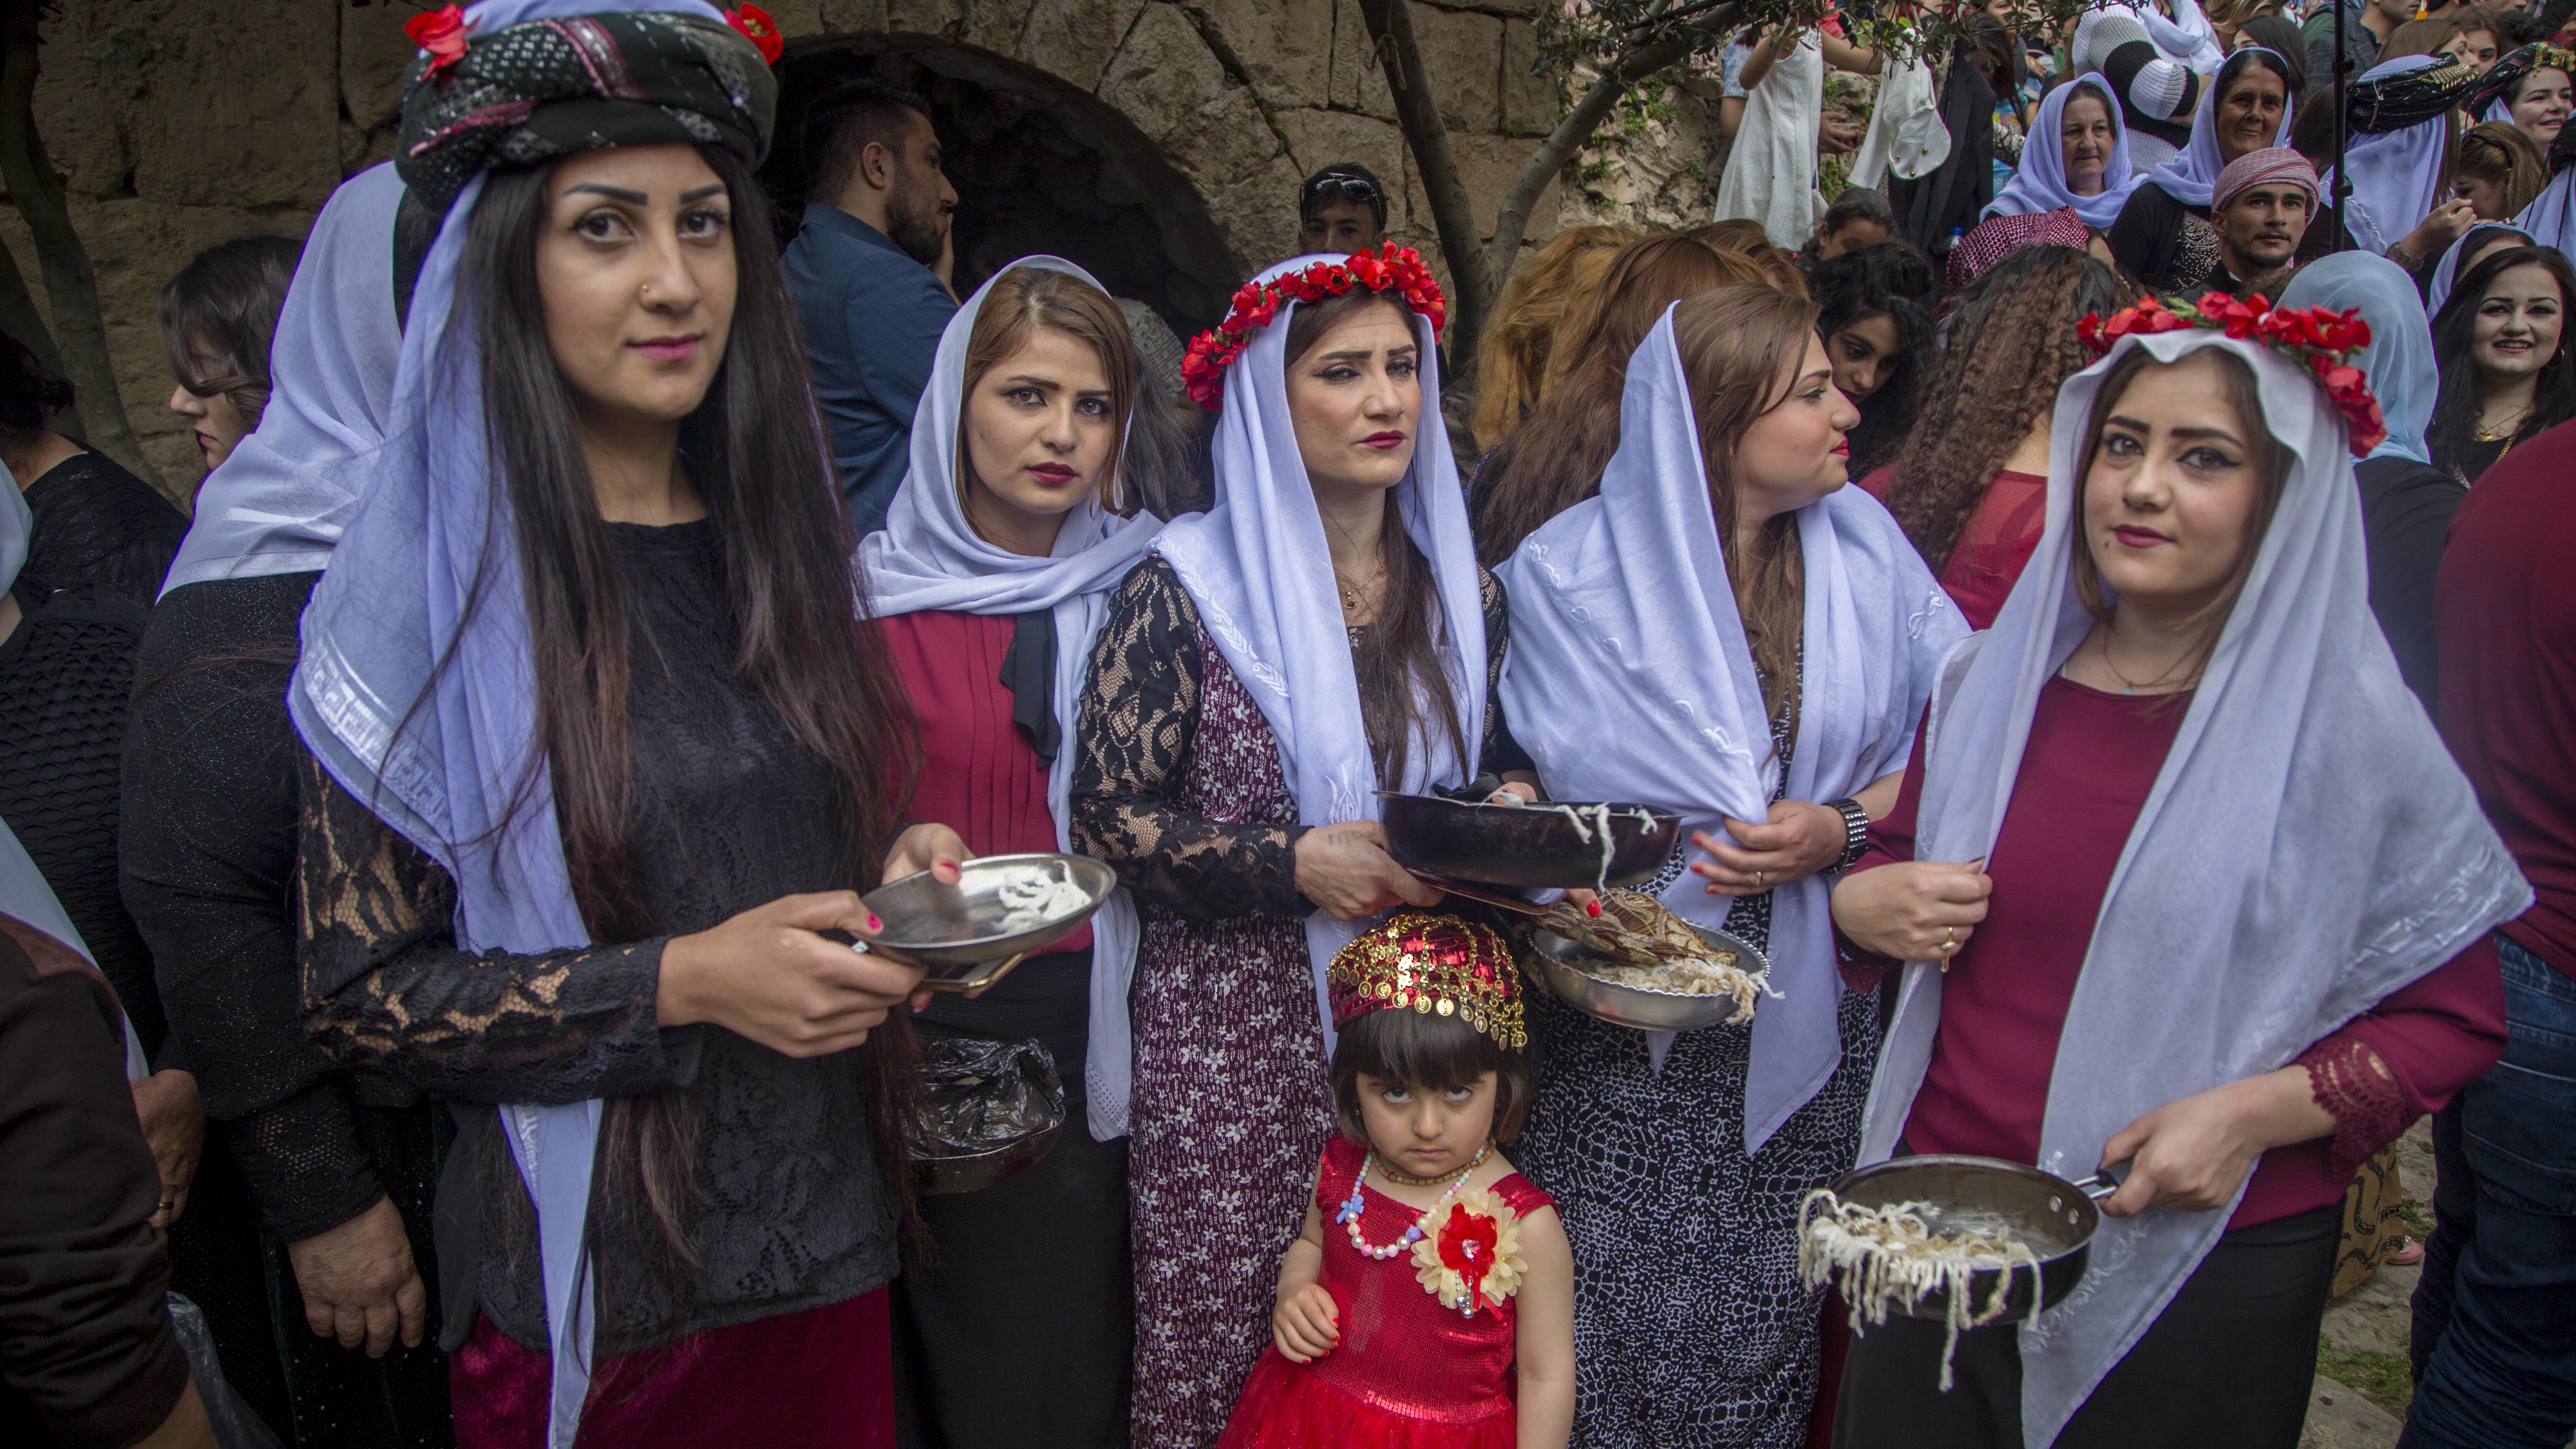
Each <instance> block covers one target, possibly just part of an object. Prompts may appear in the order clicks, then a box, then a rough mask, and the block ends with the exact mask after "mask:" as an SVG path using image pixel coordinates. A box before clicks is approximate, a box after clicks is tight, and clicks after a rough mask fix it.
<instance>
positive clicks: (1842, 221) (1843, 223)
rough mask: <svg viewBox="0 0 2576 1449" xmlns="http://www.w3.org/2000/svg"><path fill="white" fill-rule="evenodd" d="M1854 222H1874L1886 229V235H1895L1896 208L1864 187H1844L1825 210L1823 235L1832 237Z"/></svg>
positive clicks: (1881, 196)
mask: <svg viewBox="0 0 2576 1449" xmlns="http://www.w3.org/2000/svg"><path fill="white" fill-rule="evenodd" d="M1856 221H1874V222H1877V223H1878V224H1879V225H1880V226H1881V227H1884V228H1886V230H1887V234H1888V235H1890V236H1894V235H1895V234H1896V208H1894V207H1892V206H1890V205H1888V204H1887V198H1886V197H1885V196H1883V195H1881V194H1880V193H1878V192H1875V191H1872V190H1870V189H1869V188H1868V187H1866V186H1846V187H1844V188H1843V194H1842V195H1840V196H1837V197H1835V198H1834V204H1833V205H1831V206H1828V207H1826V208H1825V235H1827V236H1832V235H1833V234H1834V233H1835V232H1838V231H1841V230H1842V229H1843V228H1844V227H1847V226H1849V225H1851V224H1852V223H1853V222H1856Z"/></svg>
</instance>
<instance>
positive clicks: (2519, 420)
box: [2478, 402, 2540, 443]
mask: <svg viewBox="0 0 2576 1449" xmlns="http://www.w3.org/2000/svg"><path fill="white" fill-rule="evenodd" d="M2538 406H2540V404H2539V403H2537V402H2535V403H2532V404H2531V405H2530V406H2529V407H2525V408H2524V409H2523V410H2522V411H2520V412H2518V413H2515V414H2514V415H2513V426H2511V427H2509V428H2506V429H2505V430H2504V431H2502V432H2500V433H2499V432H2490V431H2488V430H2487V424H2486V419H2484V418H2480V419H2478V441H2479V442H2481V443H2495V442H2502V441H2503V440H2505V439H2507V438H2510V437H2512V436H2514V435H2515V434H2516V433H2519V432H2521V431H2522V425H2523V423H2524V422H2525V421H2527V420H2528V419H2529V418H2530V417H2531V410H2532V408H2536V407H2538Z"/></svg>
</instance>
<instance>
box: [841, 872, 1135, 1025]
mask: <svg viewBox="0 0 2576 1449" xmlns="http://www.w3.org/2000/svg"><path fill="white" fill-rule="evenodd" d="M1031 866H1036V867H1039V868H1042V869H1047V870H1053V871H1059V872H1062V875H1061V876H1060V877H1059V878H1060V879H1070V880H1071V881H1072V882H1073V883H1074V884H1075V885H1078V886H1080V887H1082V894H1083V904H1082V907H1081V908H1080V909H1079V910H1075V911H1071V912H1068V913H1066V914H1063V915H1059V916H1054V917H1050V918H1049V919H1047V920H1045V921H1042V922H1040V923H1039V924H1037V925H1034V926H1027V925H1023V926H1018V927H1013V926H1011V925H1010V924H1009V922H1008V921H1007V919H1006V918H1007V917H1008V915H1009V914H1010V912H1009V909H1008V908H1007V907H1005V906H1004V905H1003V904H1002V897H1001V890H1002V883H1003V882H1004V881H1005V880H1008V879H1010V878H1011V877H1012V876H1013V875H1014V874H1016V873H1017V872H1019V871H1021V870H1025V869H1027V868H1029V867H1031ZM1117 888H1118V877H1117V876H1116V875H1114V874H1112V873H1111V871H1110V869H1109V867H1108V866H1106V865H1103V864H1101V863H1100V862H1099V861H1096V860H1093V859H1092V858H1091V857H1089V856H1087V855H1060V854H1057V853H1055V852H1053V851H1037V852H1032V853H1030V854H1027V855H979V856H977V857H975V858H974V859H973V860H969V861H967V862H965V863H964V864H963V865H962V866H960V867H959V868H958V879H957V883H956V884H955V885H950V884H948V883H947V882H945V881H942V880H940V879H939V878H938V877H937V876H934V875H932V874H931V873H930V872H928V871H922V872H921V873H919V874H917V875H908V876H905V877H904V878H903V879H901V880H897V881H889V882H887V883H886V884H884V885H882V886H879V887H877V888H876V889H875V890H873V891H870V892H869V893H868V894H867V895H866V896H864V897H862V899H863V900H864V901H865V902H866V903H867V907H868V909H869V910H871V911H874V912H876V914H877V916H878V918H879V919H880V920H882V921H884V922H885V929H884V930H883V931H882V932H880V933H879V934H877V935H875V936H873V937H870V938H869V939H867V940H865V941H862V942H860V943H859V945H860V948H861V949H864V950H867V951H871V952H874V953H876V954H878V955H881V956H885V957H887V958H889V959H891V960H895V961H900V962H902V963H903V964H905V965H907V966H919V967H921V968H922V970H923V971H924V972H925V973H927V974H925V975H924V976H923V978H922V982H921V984H922V986H923V987H924V988H925V989H928V990H931V991H963V992H968V993H973V992H977V991H981V990H983V989H984V988H986V987H988V986H990V985H992V984H993V983H994V982H996V981H999V980H1001V979H1002V978H1003V976H1005V975H1007V974H1009V972H1010V970H1011V968H1012V967H1014V966H1017V965H1019V964H1020V959H1021V958H1022V957H1024V956H1026V955H1028V954H1029V953H1030V952H1032V951H1036V950H1039V949H1041V948H1042V947H1045V946H1047V945H1050V944H1052V943H1054V942H1056V941H1059V940H1062V939H1063V938H1064V937H1065V935H1066V934H1067V933H1068V932H1070V931H1072V930H1073V928H1074V927H1076V926H1079V925H1081V924H1082V923H1083V922H1085V921H1087V920H1090V919H1091V914H1092V912H1094V911H1097V910H1099V909H1100V903H1101V902H1102V901H1105V900H1107V899H1109V893H1110V892H1111V891H1113V890H1116V889H1117Z"/></svg>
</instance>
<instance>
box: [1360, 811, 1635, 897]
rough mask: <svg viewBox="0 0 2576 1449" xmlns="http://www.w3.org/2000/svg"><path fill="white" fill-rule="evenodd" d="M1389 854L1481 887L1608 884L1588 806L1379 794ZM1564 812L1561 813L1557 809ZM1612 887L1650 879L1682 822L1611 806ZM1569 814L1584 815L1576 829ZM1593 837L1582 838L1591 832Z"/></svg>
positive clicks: (1429, 872)
mask: <svg viewBox="0 0 2576 1449" xmlns="http://www.w3.org/2000/svg"><path fill="white" fill-rule="evenodd" d="M1378 798H1379V799H1380V800H1381V801H1383V802H1384V808H1383V810H1382V811H1381V813H1380V817H1379V819H1380V823H1381V824H1382V825H1383V826H1384V827H1385V829H1386V844H1387V853H1388V854H1390V855H1392V856H1394V857H1395V863H1396V864H1398V865H1400V866H1403V867H1404V868H1405V869H1407V870H1416V871H1421V872H1423V873H1424V874H1426V875H1438V876H1447V877H1449V878H1450V879H1451V880H1463V881H1471V882H1474V883H1476V884H1479V885H1499V886H1511V887H1515V888H1517V889H1521V890H1572V889H1573V888H1575V887H1577V886H1594V885H1600V884H1602V883H1604V878H1605V872H1604V870H1603V866H1602V860H1601V839H1600V835H1599V833H1598V830H1599V827H1598V826H1597V825H1594V824H1593V823H1592V815H1591V812H1592V811H1594V810H1595V809H1598V808H1602V807H1600V806H1596V805H1594V804H1592V803H1588V802H1582V801H1550V802H1547V803H1545V804H1540V805H1488V804H1485V803H1483V802H1481V801H1469V800H1450V799H1445V798H1443V797H1441V796H1438V795H1398V794H1395V793H1394V792H1392V791H1380V792H1378ZM1560 806H1562V807H1566V808H1558V807H1560ZM1607 808H1608V810H1609V812H1610V861H1609V866H1608V870H1607V872H1606V878H1607V883H1608V884H1610V885H1614V886H1625V885H1635V884H1637V883H1638V882H1640V881H1644V880H1650V879H1652V878H1653V877H1654V874H1655V872H1656V871H1658V870H1660V869H1662V868H1663V864H1664V862H1665V861H1666V860H1667V859H1670V858H1671V856H1672V853H1673V844H1674V842H1675V841H1678V840H1679V839H1681V830H1682V818H1681V817H1680V816H1678V815H1670V814H1666V813H1664V812H1662V811H1659V810H1649V809H1647V808H1646V807H1645V806H1643V805H1624V804H1619V803H1616V802H1611V803H1609V804H1608V805H1607ZM1566 809H1572V810H1576V811H1581V812H1584V824H1583V825H1582V826H1577V825H1576V823H1575V821H1574V820H1573V819H1571V818H1569V817H1568V815H1567V813H1566ZM1587 830H1589V831H1591V832H1592V838H1591V839H1589V840H1586V839H1585V838H1584V836H1585V833H1586V831H1587Z"/></svg>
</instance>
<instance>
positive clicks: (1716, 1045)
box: [1512, 722, 1879, 1449]
mask: <svg viewBox="0 0 2576 1449" xmlns="http://www.w3.org/2000/svg"><path fill="white" fill-rule="evenodd" d="M1778 723H1779V722H1775V733H1774V739H1773V743H1774V744H1775V745H1776V746H1778V748H1779V749H1780V751H1781V758H1782V765H1783V768H1782V770H1781V772H1780V773H1781V777H1782V778H1783V779H1785V778H1787V776H1788V770H1787V768H1786V764H1787V756H1788V750H1789V743H1790V742H1789V740H1788V738H1787V737H1786V731H1785V730H1781V729H1778V728H1777V727H1776V726H1777V724H1778ZM1774 798H1775V799H1776V798H1777V796H1776V794H1775V796H1774ZM1687 850H1688V846H1687V845H1685V846H1683V847H1680V848H1677V849H1676V850H1675V851H1674V853H1673V857H1672V859H1671V860H1670V861H1668V862H1667V863H1666V865H1665V867H1664V872H1663V874H1662V875H1661V876H1660V877H1659V878H1658V879H1657V880H1656V881H1654V882H1653V883H1651V884H1649V885H1647V886H1645V887H1643V889H1645V890H1648V891H1653V892H1658V893H1660V892H1661V891H1662V890H1663V889H1664V888H1665V887H1667V886H1669V885H1670V884H1671V883H1672V882H1673V881H1674V880H1675V879H1677V878H1678V877H1679V875H1680V873H1681V871H1682V868H1683V861H1684V855H1685V852H1686V851H1687ZM1726 929H1727V930H1729V931H1731V932H1733V933H1734V934H1736V935H1737V936H1740V937H1742V938H1744V939H1745V940H1747V941H1750V942H1752V943H1753V944H1754V945H1756V946H1760V947H1763V948H1765V949H1768V948H1769V945H1770V935H1771V896H1770V894H1769V893H1768V892H1765V893H1764V894H1761V895H1757V896H1743V897H1740V898H1738V899H1737V901H1736V902H1735V905H1734V907H1733V908H1732V909H1731V910H1729V911H1728V913H1727V917H1726ZM1529 1023H1530V1038H1531V1040H1530V1055H1531V1058H1532V1061H1533V1063H1534V1065H1535V1068H1536V1072H1537V1092H1536V1095H1535V1097H1534V1098H1533V1100H1532V1103H1531V1106H1530V1118H1529V1125H1528V1126H1527V1127H1525V1128H1523V1129H1522V1131H1521V1135H1520V1138H1519V1140H1518V1141H1516V1142H1514V1143H1513V1144H1512V1160H1513V1161H1514V1162H1516V1163H1518V1164H1519V1165H1520V1169H1521V1171H1522V1172H1523V1173H1524V1174H1525V1175H1527V1176H1528V1178H1529V1179H1530V1180H1531V1181H1532V1182H1535V1183H1537V1184H1538V1185H1539V1186H1540V1187H1541V1188H1543V1189H1545V1190H1546V1191H1547V1193H1548V1194H1549V1196H1551V1197H1553V1198H1554V1199H1555V1200H1556V1205H1557V1211H1558V1212H1560V1213H1562V1214H1563V1215H1564V1217H1565V1230H1566V1235H1567V1237H1568V1238H1570V1239H1571V1240H1572V1242H1573V1245H1574V1362H1575V1410H1574V1443H1575V1444H1576V1445H1577V1446H1580V1449H1635V1446H1653V1449H1717V1446H1724V1449H1756V1446H1758V1449H1794V1446H1798V1445H1802V1444H1804V1443H1805V1442H1806V1438H1807V1416H1808V1413H1809V1411H1810V1410H1812V1409H1813V1408H1814V1406H1815V1397H1816V1362H1817V1338H1816V1322H1817V1314H1818V1312H1819V1311H1820V1309H1821V1308H1822V1307H1823V1295H1822V1293H1821V1292H1820V1291H1816V1290H1810V1289H1808V1288H1807V1287H1806V1286H1805V1285H1803V1284H1802V1283H1800V1282H1799V1281H1798V1244H1797V1218H1798V1204H1799V1202H1800V1201H1801V1200H1802V1199H1803V1198H1804V1197H1805V1196H1806V1194H1807V1192H1808V1191H1809V1190H1810V1189H1812V1188H1817V1187H1821V1186H1823V1185H1824V1184H1825V1183H1827V1182H1829V1181H1831V1180H1832V1179H1833V1178H1834V1177H1835V1175H1836V1174H1838V1173H1841V1172H1842V1171H1843V1170H1845V1169H1846V1168H1848V1167H1850V1166H1851V1164H1852V1158H1853V1156H1854V1155H1855V1153H1857V1151H1858V1150H1859V1147H1860V1128H1861V1114H1862V1110H1863V1109H1864V1108H1865V1107H1866V1106H1867V1105H1868V1098H1869V1078H1870V1072H1871V1070H1872V1069H1873V1067H1874V1066H1875V1064H1876V1062H1877V1060H1878V1035H1879V1027H1878V1012H1877V1004H1876V998H1874V997H1872V996H1869V995H1865V994H1862V993H1859V992H1851V991H1845V992H1843V993H1842V1003H1841V1015H1840V1018H1839V1023H1840V1027H1841V1035H1842V1050H1843V1060H1842V1065H1841V1067H1840V1068H1839V1069H1837V1070H1836V1071H1835V1073H1834V1075H1833V1076H1832V1077H1831V1078H1830V1079H1828V1080H1827V1081H1826V1083H1825V1085H1824V1087H1823V1089H1822V1090H1820V1091H1818V1092H1817V1093H1816V1095H1815V1096H1814V1097H1813V1098H1812V1099H1810V1100H1809V1101H1808V1103H1807V1105H1806V1106H1804V1107H1801V1108H1799V1109H1798V1111H1797V1112H1796V1113H1795V1114H1794V1115H1792V1116H1791V1117H1790V1118H1789V1120H1788V1121H1787V1122H1786V1123H1784V1124H1783V1125H1782V1126H1781V1128H1780V1130H1779V1131H1778V1132H1776V1133H1774V1134H1772V1136H1771V1139H1770V1140H1769V1141H1767V1142H1765V1143H1763V1144H1762V1150H1761V1151H1760V1152H1759V1153H1756V1154H1753V1155H1751V1156H1747V1155H1746V1153H1745V1151H1744V1086H1745V1078H1746V1071H1747V1068H1748V1066H1749V1065H1750V1062H1751V1060H1752V1047H1753V1027H1752V1024H1751V1023H1749V1022H1748V1023H1746V1024H1745V1025H1743V1026H1725V1025H1719V1026H1707V1027H1702V1028H1700V1029H1699V1030H1697V1031H1686V1032H1683V1033H1681V1034H1680V1035H1679V1036H1677V1037H1676V1038H1674V1040H1673V1049H1672V1051H1671V1052H1670V1053H1669V1054H1667V1055H1666V1057H1665V1058H1664V1065H1663V1069H1662V1070H1661V1071H1657V1070H1656V1069H1655V1067H1654V1065H1653V1063H1652V1060H1651V1059H1650V1058H1649V1057H1648V1055H1647V1051H1646V1034H1645V1033H1644V1032H1640V1031H1634V1030H1631V1029H1630V1028H1627V1027H1624V1026H1612V1025H1611V1024H1609V1023H1608V1022H1604V1021H1601V1020H1598V1019H1596V1018H1594V1017H1591V1016H1587V1015H1585V1014H1583V1013H1582V1012H1579V1011H1576V1010H1575V1009H1574V1008H1573V1007H1570V1006H1568V1005H1566V1004H1565V1003H1564V1002H1563V1001H1560V1000H1558V999H1557V998H1556V997H1554V996H1550V995H1546V994H1544V993H1541V992H1535V991H1534V992H1531V993H1530V996H1529Z"/></svg>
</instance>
